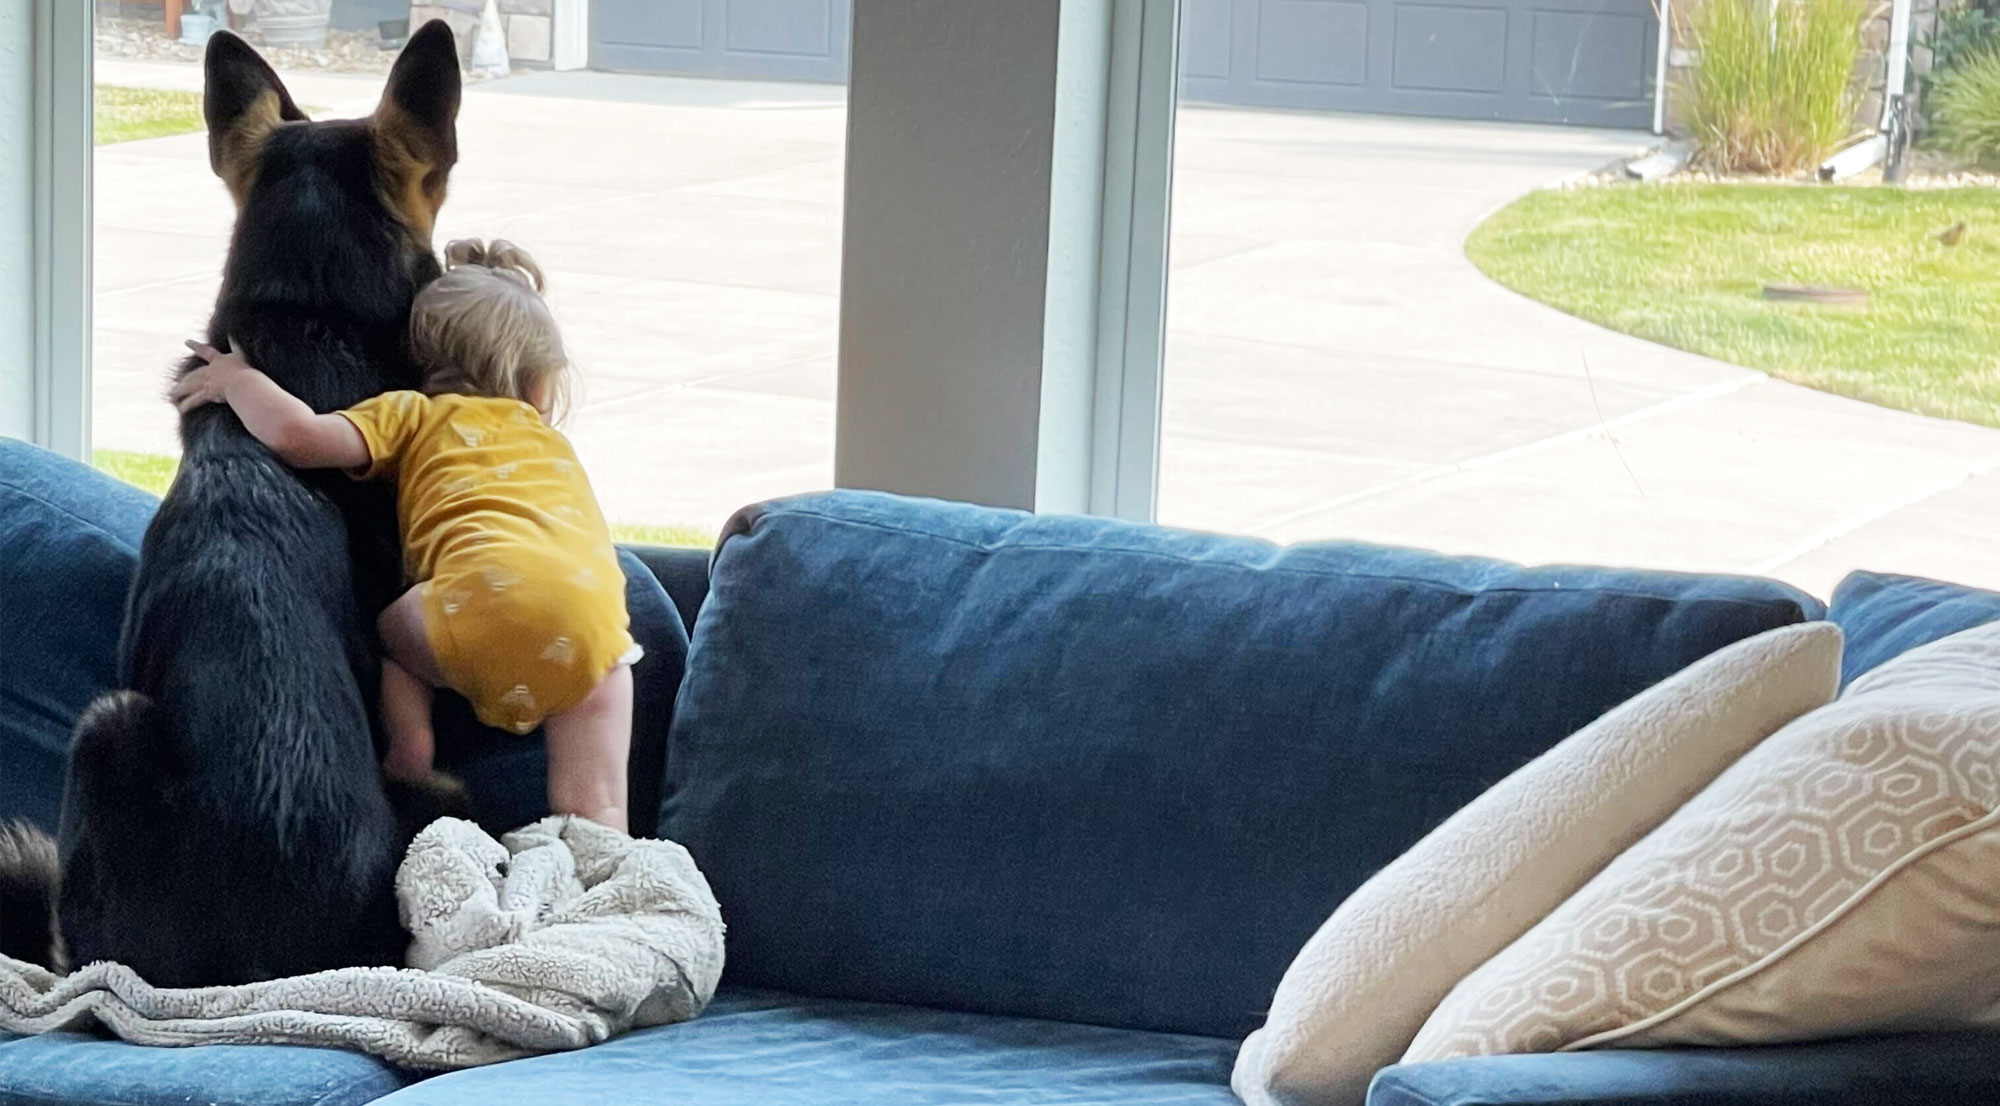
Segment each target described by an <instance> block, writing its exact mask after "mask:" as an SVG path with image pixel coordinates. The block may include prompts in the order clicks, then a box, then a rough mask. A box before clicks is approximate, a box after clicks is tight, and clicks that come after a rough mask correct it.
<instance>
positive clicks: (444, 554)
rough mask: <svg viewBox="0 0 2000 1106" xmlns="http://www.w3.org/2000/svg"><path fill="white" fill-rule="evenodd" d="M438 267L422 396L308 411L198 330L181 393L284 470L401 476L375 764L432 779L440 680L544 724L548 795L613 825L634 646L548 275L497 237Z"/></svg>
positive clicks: (476, 702) (421, 308) (467, 246)
mask: <svg viewBox="0 0 2000 1106" xmlns="http://www.w3.org/2000/svg"><path fill="white" fill-rule="evenodd" d="M445 264H446V269H445V273H444V275H443V276H441V277H439V278H438V279H437V280H435V281H433V282H431V284H430V285H429V286H427V287H426V288H425V289H424V290H423V291H422V292H420V293H419V294H418V295H417V298H416V303H415V305H414V306H413V307H412V309H411V312H410V343H411V350H412V352H413V354H414V355H415V357H416V360H417V362H418V364H419V365H420V366H421V367H422V368H423V370H424V372H425V379H424V385H423V390H422V391H420V392H388V393H385V394H383V395H379V396H376V397H375V398H373V399H370V400H367V401H365V402H363V403H360V404H357V405H355V406H354V407H351V408H348V409H347V410H345V411H340V412H336V413H334V414H330V415H317V414H314V413H313V411H312V409H311V408H309V407H307V406H306V404H305V403H304V402H303V401H302V400H300V399H298V398H297V397H295V396H293V395H291V394H290V393H288V392H286V391H285V390H284V389H283V388H280V387H279V386H278V385H277V384H276V383H275V382H274V381H272V380H271V378H270V377H268V376H265V375H264V374H263V373H260V372H258V371H257V370H256V369H254V368H252V367H251V366H250V365H249V364H248V363H247V362H246V361H244V359H243V357H242V355H240V354H237V353H222V352H219V351H217V350H215V349H214V348H212V347H210V346H207V345H204V344H202V343H200V342H189V343H188V348H190V349H192V350H194V352H195V354H196V355H197V356H198V357H199V358H201V359H202V360H203V361H204V362H206V364H205V366H204V367H202V368H198V369H196V370H194V371H193V372H190V373H188V374H187V375H186V376H184V377H183V378H181V380H180V381H179V383H177V384H176V385H175V386H174V389H173V393H172V395H173V400H174V404H175V406H177V407H179V408H180V410H182V411H183V412H185V411H188V410H191V409H193V408H195V407H198V406H200V405H202V404H205V403H227V404H229V406H230V407H231V408H232V409H234V410H235V412H236V414H237V417H239V418H240V419H242V420H243V425H244V426H245V427H246V428H247V429H248V430H249V431H250V433H252V434H254V435H256V437H257V439H258V440H259V441H261V442H263V443H264V444H265V445H266V446H268V447H270V449H271V451H272V452H273V453H275V454H276V455H277V456H278V457H279V458H280V459H282V460H283V461H285V462H286V463H287V464H290V465H292V466H294V467H297V468H341V469H347V470H349V471H350V472H351V473H352V474H353V475H354V476H355V477H356V478H357V479H377V478H379V479H384V480H392V481H394V482H395V486H396V513H397V518H398V523H399V526H400V528H401V530H402V540H403V566H404V572H405V575H406V577H407V579H408V580H409V581H410V583H411V584H412V585H413V586H412V587H411V588H410V590H409V591H407V592H405V593H404V594H403V596H402V597H401V598H400V599H398V600H396V602H394V603H393V604H391V605H390V606H389V609H388V610H386V611H383V612H382V616H381V619H380V622H379V627H380V630H381V633H382V641H383V645H384V646H385V648H386V650H387V653H388V656H387V657H386V659H385V660H384V661H383V664H382V715H383V721H384V723H385V724H386V726H387V728H388V731H389V753H388V757H387V759H386V761H385V762H384V765H383V767H384V769H385V770H386V771H388V772H389V773H390V774H391V775H394V776H398V777H403V778H412V777H421V776H424V775H427V774H429V772H430V771H431V762H432V759H433V756H434V753H435V740H434V736H433V733H432V730H431V689H432V688H435V687H448V688H451V689H452V690H454V691H457V692H458V693H460V694H462V695H464V696H465V697H466V698H467V699H468V700H470V701H471V703H472V706H473V709H474V711H475V712H476V713H477V714H478V715H479V718H480V720H481V721H483V722H485V723H486V724H487V725H489V726H497V727H499V728H501V729H505V730H510V731H512V732H514V733H527V732H528V731H530V730H532V729H534V728H535V727H536V726H538V725H545V726H546V735H547V738H548V754H549V779H548V794H549V806H550V808H551V809H552V810H554V811H555V812H556V813H558V814H579V815H582V816H584V817H586V818H589V819H591V820H592V821H595V822H598V823H600V824H602V825H607V826H612V827H615V828H617V829H620V830H624V829H625V828H626V810H625V806H626V798H625V762H626V758H627V756H628V754H629V752H630V746H631V741H632V671H631V665H632V663H633V662H634V661H635V660H637V659H638V656H639V649H638V646H637V645H635V644H634V643H633V640H632V635H631V633H630V632H629V621H628V618H627V615H626V611H625V577H624V573H623V572H622V571H621V570H620V568H619V566H618V559H617V555H616V554H615V553H614V552H613V551H612V546H611V534H610V530H609V528H608V527H607V526H606V525H605V522H604V517H603V515H602V513H601V512H600V511H599V509H598V506H597V500H596V497H595V496H594V495H592V493H591V490H590V483H589V481H588V480H586V479H585V478H584V474H583V469H582V467H581V466H579V465H578V464H577V461H576V454H575V453H574V452H573V451H572V450H571V449H570V445H569V442H568V440H567V439H565V438H564V437H563V436H562V435H561V434H560V433H558V432H557V431H556V430H555V428H554V427H553V425H551V424H552V423H554V422H556V421H558V420H559V418H560V416H561V415H562V413H563V412H564V409H565V406H566V403H567V398H568V394H569V372H570V368H569V361H568V358H567V357H566V356H565V354H564V352H563V344H562V337H561V334H560V333H559V332H558V331H557V329H556V323H555V319H554V317H553V316H552V315H551V314H550V312H549V308H548V304H547V303H546V302H544V300H543V299H542V291H543V288H544V281H543V278H542V271H541V269H540V268H539V267H537V266H536V264H535V262H534V260H533V259H532V258H530V257H529V256H528V255H527V253H526V252H525V251H523V250H521V249H519V248H518V247H516V246H514V245H512V244H511V243H508V242H504V241H499V240H495V241H494V242H492V243H491V244H485V243H481V242H479V241H478V240H476V239H462V240H459V241H456V242H453V243H451V244H450V245H449V246H447V247H445Z"/></svg>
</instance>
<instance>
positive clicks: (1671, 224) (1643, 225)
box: [1465, 182, 2000, 426]
mask: <svg viewBox="0 0 2000 1106" xmlns="http://www.w3.org/2000/svg"><path fill="white" fill-rule="evenodd" d="M1960 221H1963V222H1964V223H1966V224H1967V228H1968V229H1967V231H1966V233H1965V234H1964V237H1963V239H1962V240H1961V241H1960V242H1959V244H1958V245H1956V246H1946V245H1944V244H1943V243H1941V242H1940V241H1939V240H1938V233H1939V232H1940V231H1943V230H1945V229H1946V228H1948V227H1950V226H1952V225H1953V224H1955V223H1958V222H1960ZM1465 252H1466V256H1468V257H1469V258H1471V259H1472V262H1473V264H1475V265H1477V266H1479V268H1480V269H1482V270H1484V271H1485V272H1486V273H1487V275H1489V276H1491V277H1492V278H1493V279H1494V280H1497V281H1499V282H1500V283H1501V284H1504V285H1506V286H1507V287H1509V288H1512V289H1514V290H1516V291H1518V292H1521V293H1523V294H1525V295H1528V296H1531V297H1533V298H1535V299H1538V300H1541V301H1543V302H1545V303H1548V304H1551V305H1553V306H1555V307H1558V308H1560V309H1562V310H1564V311H1567V312H1569V313H1570V314H1573V315H1577V316H1580V317H1582V318H1585V319H1588V320H1590V321H1591V322H1594V323H1599V324H1601V325H1603V326H1607V327H1610V328H1611V329H1613V330H1621V331H1624V332H1626V333H1628V334H1635V335H1638V336H1639V337H1641V338H1648V339H1651V340H1653V341H1655V342H1660V343H1663V344H1665V345H1669V346H1674V347H1677V348H1679V349H1685V350H1691V351H1693V352H1696V353H1701V354H1706V355H1708V356H1710V357H1715V358H1719V359H1721V360H1724V361H1732V362H1735V363H1736V364H1739V365H1748V366H1750V367H1752V368H1757V369H1763V370H1765V371H1767V372H1769V373H1771V374H1772V375H1773V376H1777V377H1781V378H1783V379H1786V380H1790V381H1794V382H1796V383H1799V384H1804V385H1806V386H1808V387H1813V388H1820V389H1823V390H1825V391H1829V392H1837V393H1839V394H1841V395H1846V396H1852V397H1854V398H1856V399H1863V400H1867V401H1869V402H1871V403H1879V404H1883V405H1885V406H1889V407H1900V408H1902V409H1904V410H1908V411H1916V412H1919V413H1922V414H1926V415H1938V416H1942V417H1945V418H1954V419H1964V420H1965V421H1967V422H1976V423H1983V424H1985V425H1987V426H2000V310H1996V305H2000V190H1995V189H1985V188H1965V189H1952V190H1903V189H1895V188H1879V187H1877V188H1841V187H1825V188H1820V187H1797V186H1786V185H1751V184H1707V183H1689V182H1673V183H1667V184H1656V185H1636V184H1635V185H1618V186H1607V187H1599V188H1578V189H1571V190H1567V191H1547V192H1536V193H1533V194H1531V195H1528V196H1526V197H1523V198H1522V199H1520V200H1518V201H1516V202H1515V203H1513V204H1511V205H1509V206H1508V207H1506V208H1503V209H1501V210H1500V211H1499V212H1498V213H1497V214H1495V215H1494V216H1493V217H1492V218H1490V219H1488V220H1487V221H1486V222H1485V223H1483V224H1482V225H1481V226H1480V227H1479V228H1478V229H1477V230H1475V231H1474V232H1473V234H1472V237H1471V238H1470V239H1468V240H1467V242H1466V245H1465ZM1779 283H1786V284H1828V285H1840V286H1844V287H1854V288H1862V289H1865V290H1866V291H1867V292H1868V293H1869V302H1868V305H1867V306H1866V307H1847V308H1842V307H1816V306H1811V305H1805V304H1786V303H1770V302H1766V301H1765V300H1763V299H1762V298H1761V293H1762V291H1763V286H1764V285H1765V284H1779Z"/></svg>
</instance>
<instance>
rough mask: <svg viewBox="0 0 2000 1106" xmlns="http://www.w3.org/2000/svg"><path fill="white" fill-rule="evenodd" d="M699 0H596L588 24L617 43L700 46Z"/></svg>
mask: <svg viewBox="0 0 2000 1106" xmlns="http://www.w3.org/2000/svg"><path fill="white" fill-rule="evenodd" d="M702 3H703V0H597V3H596V6H595V7H594V9H593V10H592V11H591V13H590V15H591V19H590V22H591V27H592V29H593V30H596V29H599V28H602V29H603V31H604V32H605V41H607V42H610V43H612V44H614V45H619V46H653V47H659V48H663V49H682V50H698V49H700V48H701V7H702Z"/></svg>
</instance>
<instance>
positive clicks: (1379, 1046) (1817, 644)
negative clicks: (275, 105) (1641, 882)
mask: <svg viewBox="0 0 2000 1106" xmlns="http://www.w3.org/2000/svg"><path fill="white" fill-rule="evenodd" d="M1840 643H1841V638H1840V631H1839V630H1838V629H1837V628H1835V627H1834V626H1832V625H1829V624H1827V623H1810V624H1807V625H1802V626H1788V627H1785V628H1783V629H1778V630H1772V631H1770V632H1769V633H1766V634H1761V635H1759V636H1757V637H1754V638H1750V639H1748V640H1746V641H1741V642H1738V643H1736V644H1734V645H1731V646H1729V647H1727V648H1725V649H1721V650H1718V651H1717V652H1716V653H1714V654H1712V655H1711V656H1708V657H1706V658H1704V659H1702V660H1700V661H1698V662H1696V663H1695V664H1693V665H1691V666H1690V667H1688V668H1687V669H1686V670H1685V671H1683V672H1680V673H1678V674H1676V675H1674V676H1672V677H1670V678H1668V679H1666V680H1664V681H1662V682H1661V683H1660V684H1658V685H1656V686H1655V687H1653V688H1651V689H1650V690H1647V691H1645V692H1643V693H1641V694H1640V695H1638V696H1637V697H1635V698H1633V699H1632V700H1630V701H1629V702H1626V703H1625V704H1624V705H1622V706H1620V707H1618V708H1617V709H1615V710H1613V711H1611V712H1610V713H1609V714H1606V715H1605V716H1604V717H1603V718H1600V719H1598V720H1597V721H1596V722H1593V723H1591V724H1590V725H1589V726H1587V727H1585V728H1584V729H1582V730H1580V731H1578V732H1577V733H1576V734H1574V735H1572V736H1571V737H1569V738H1568V739H1567V740H1565V741H1563V742H1562V743H1561V744H1560V745H1557V746H1556V747H1555V748H1553V749H1551V750H1549V751H1548V752H1547V753H1545V754H1543V755H1542V756H1541V757H1539V758H1537V759H1535V760H1534V761H1532V762H1530V763H1529V764H1527V765H1526V766H1525V767H1523V768H1521V769H1520V770H1519V771H1517V772H1515V773H1514V774H1513V775H1511V776H1508V777H1507V778H1506V779H1504V780H1502V781H1500V783H1498V784H1497V785H1495V786H1494V787H1493V789H1492V790H1491V791H1488V792H1487V793H1486V794H1484V795H1482V796H1480V797H1479V798H1478V799H1476V800H1474V801H1473V802H1472V803H1470V804H1468V805H1467V806H1466V807H1465V809H1463V810H1461V811H1459V812H1458V813H1457V814H1454V815H1453V816H1452V817H1451V818H1450V819H1449V820H1447V821H1446V822H1445V823H1444V824H1443V825H1441V826H1439V827H1438V828H1437V829H1436V830H1434V831H1432V832H1431V834H1430V835H1429V836H1427V837H1425V838H1424V839H1423V840H1422V841H1420V842H1418V843H1417V845H1416V847H1415V848H1413V849H1411V850H1410V851H1409V852H1408V853H1406V854H1404V855H1403V856H1402V857H1401V858H1400V859H1398V860H1396V861H1395V862H1394V863H1393V864H1390V865H1389V866H1388V867H1387V868H1384V869H1383V870H1382V871H1381V872H1379V873H1377V874H1376V876H1375V878H1373V879H1371V880H1369V881H1368V882H1367V883H1366V884H1364V885H1362V887H1361V888H1360V889H1359V890H1357V891H1356V892H1354V894H1353V895H1352V896H1350V897H1349V898H1348V899H1347V901H1346V902H1344V903H1342V904H1341V906H1340V908H1339V909H1338V910H1336V911H1334V913H1333V916H1332V917H1331V918H1328V919H1327V921H1326V924H1324V925H1322V926H1321V927H1320V929H1319V932H1318V933H1315V934H1314V935H1313V937H1312V940H1310V941H1308V942H1307V943H1306V946H1305V948H1304V949H1303V950H1302V951H1301V952H1300V953H1299V955H1298V959H1296V960H1294V961H1293V962H1292V966H1291V967H1290V968H1289V969H1287V970H1286V972H1285V977H1284V980H1283V981H1282V982H1280V983H1279V984H1278V991H1277V995H1276V997H1275V998H1273V1000H1272V1003H1271V1014H1270V1018H1269V1020H1268V1021H1267V1022H1266V1024H1265V1025H1264V1027H1263V1028H1262V1029H1259V1030H1258V1031H1257V1032H1255V1033H1252V1034H1251V1035H1250V1038H1249V1039H1248V1040H1247V1041H1245V1042H1244V1043H1243V1051H1242V1052H1241V1053H1240V1054H1239V1055H1238V1056H1237V1059H1236V1071H1235V1074H1234V1075H1233V1076H1232V1078H1231V1080H1230V1082H1231V1085H1232V1086H1233V1087H1234V1088H1235V1090H1236V1093H1237V1094H1238V1095H1240V1096H1241V1097H1242V1098H1243V1100H1244V1101H1245V1102H1247V1103H1249V1104H1250V1106H1266V1104H1270V1103H1328V1104H1337V1106H1348V1104H1358V1103H1360V1102H1361V1100H1362V1099H1363V1098H1364V1097H1365V1095H1366V1092H1367V1089H1368V1080H1369V1078H1370V1077H1372V1076H1373V1075H1374V1074H1375V1072H1376V1070H1377V1069H1379V1068H1382V1067H1384V1066H1386V1065H1388V1064H1393V1063H1395V1062H1396V1058H1397V1057H1399V1056H1401V1055H1402V1053H1403V1050H1404V1048H1406V1047H1407V1046H1408V1045H1409V1043H1410V1038H1411V1037H1413V1036H1415V1035H1416V1032H1417V1029H1418V1027H1420V1026H1421V1025H1423V1022H1424V1018H1425V1016H1426V1015H1428V1014H1429V1013H1430V1012H1431V1010H1432V1008H1433V1007H1435V1006H1436V1005H1437V1003H1438V1001H1439V1000H1440V999H1442V998H1444V996H1445V994H1446V993H1447V992H1449V991H1450V990H1451V987H1452V984H1454V983H1457V982H1458V981H1459V979H1460V978H1462V977H1463V976H1464V975H1465V973H1467V972H1469V971H1471V970H1472V969H1473V968H1475V967H1477V966H1479V965H1480V964H1482V963H1484V962H1485V961H1486V959H1487V958H1488V957H1491V956H1492V955H1493V954H1494V953H1496V952H1499V951H1500V950H1501V949H1504V948H1506V947H1507V945H1508V943H1509V942H1511V941H1513V940H1514V939H1515V938H1516V937H1519V936H1520V935H1521V934H1522V933H1524V932H1526V931H1527V930H1528V928H1529V927H1530V926H1532V925H1534V924H1535V923H1536V922H1538V921H1540V920H1541V918H1542V916H1543V915H1545V914H1547V913H1548V912H1549V911H1550V910H1552V909H1554V908H1555V907H1556V906H1557V905H1558V904H1560V903H1561V902H1562V901H1563V900H1564V899H1566V898H1568V897H1569V896H1570V895H1571V894H1572V893H1574V892H1575V891H1576V889H1577V888H1579V887H1581V886H1583V884H1584V882H1585V881H1586V880H1588V879H1590V877H1591V876H1593V875H1596V874H1597V872H1598V870H1599V869H1601V868H1603V867H1604V865H1605V864H1607V863H1609V862H1610V861H1611V859H1612V858H1613V857H1616V856H1617V855H1618V854H1619V853H1621V852H1623V851H1624V850H1625V849H1626V848H1627V847H1629V846H1630V845H1631V844H1632V843H1633V842H1634V841H1637V840H1639V838H1640V837H1642V836H1644V835H1645V833H1646V832H1647V831H1648V830H1650V829H1652V828H1653V827H1654V826H1656V825H1658V824H1659V823H1660V822H1661V821H1662V820H1663V819H1665V818H1666V817H1667V816H1668V815H1669V814H1671V813H1673V811H1674V810H1675V809H1676V808H1678V807H1679V806H1680V805H1681V804H1682V803H1683V802H1686V801H1687V800H1688V799H1689V798H1691V797H1693V796H1694V795H1695V794H1696V793H1697V792H1699V791H1700V790H1701V789H1702V788H1703V787H1704V786H1706V785H1707V784H1708V783H1709V781H1710V780H1713V779H1714V778H1715V776H1716V774H1717V773H1719V772H1721V771H1722V770H1723V769H1724V768H1726V767H1728V766H1729V765H1730V763H1731V762H1733V761H1735V760H1736V759H1737V758H1738V757H1740V756H1742V755H1743V753H1744V751H1745V750H1746V749H1749V748H1751V747H1752V746H1754V745H1756V744H1757V743H1758V742H1760V741H1762V740H1764V739H1765V738H1766V737H1768V736H1769V735H1771V734H1772V733H1774V732H1776V731H1777V730H1778V729H1779V728H1780V727H1782V726H1783V725H1785V723H1787V722H1789V721H1791V720H1792V719H1794V718H1796V717H1798V716H1799V715H1801V714H1803V713H1805V712H1806V711H1809V710H1812V709H1813V708H1815V707H1818V706H1820V705H1822V704H1824V703H1825V702H1826V701H1827V700H1829V699H1831V698H1832V697H1833V693H1834V689H1835V688H1836V687H1837V686H1838V684H1839V677H1840ZM1557 678H1560V677H1557Z"/></svg>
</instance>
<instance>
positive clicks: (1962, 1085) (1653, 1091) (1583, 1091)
mask: <svg viewBox="0 0 2000 1106" xmlns="http://www.w3.org/2000/svg"><path fill="white" fill-rule="evenodd" d="M1993 1102H2000V1033H1992V1032H1965V1033H1917V1034H1909V1035H1904V1036H1894V1037H1871V1038H1861V1039H1856V1040H1848V1041H1830V1042H1824V1043H1817V1044H1804V1045H1773V1046H1769V1047H1765V1048H1695V1049H1656V1050H1637V1049H1633V1050H1616V1049H1613V1050H1606V1051H1603V1052H1566V1053H1558V1054H1555V1055H1545V1056H1481V1057H1474V1058H1469V1059H1463V1060H1441V1061H1436V1062H1433V1063H1428V1064H1399V1065H1397V1066H1395V1067H1391V1068H1385V1069H1383V1070H1382V1071H1381V1072H1379V1073H1377V1074H1376V1076H1375V1082H1374V1084H1373V1086H1371V1087H1370V1088H1369V1090H1368V1106H1585V1104H1589V1106H1853V1104H1856V1103H1868V1104H1869V1106H1896V1104H1901V1103H1908V1104H1910V1106H1919V1104H1921V1106H1974V1104H1986V1103H1993Z"/></svg>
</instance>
